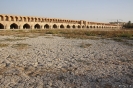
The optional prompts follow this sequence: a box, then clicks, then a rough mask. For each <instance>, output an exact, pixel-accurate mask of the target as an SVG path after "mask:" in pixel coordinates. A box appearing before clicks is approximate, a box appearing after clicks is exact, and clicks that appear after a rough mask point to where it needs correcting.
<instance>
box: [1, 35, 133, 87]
mask: <svg viewBox="0 0 133 88" xmlns="http://www.w3.org/2000/svg"><path fill="white" fill-rule="evenodd" d="M7 39H8V40H7ZM11 39H14V41H9V40H11ZM22 39H23V40H22ZM0 43H4V44H9V46H7V47H0V88H133V46H132V45H129V44H125V43H123V42H116V41H114V40H111V39H93V40H92V39H86V40H84V39H66V38H63V37H57V36H52V35H48V36H39V37H35V38H28V37H23V38H22V37H20V38H19V37H18V38H17V37H13V36H0ZM130 43H133V41H132V40H131V41H130ZM19 44H22V45H26V46H21V47H19ZM17 45H18V46H17Z"/></svg>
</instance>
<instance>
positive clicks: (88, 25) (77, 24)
mask: <svg viewBox="0 0 133 88" xmlns="http://www.w3.org/2000/svg"><path fill="white" fill-rule="evenodd" d="M119 28H121V26H119V25H118V24H115V25H114V24H109V23H99V22H88V21H84V20H68V19H56V18H44V17H31V16H15V15H0V29H119Z"/></svg>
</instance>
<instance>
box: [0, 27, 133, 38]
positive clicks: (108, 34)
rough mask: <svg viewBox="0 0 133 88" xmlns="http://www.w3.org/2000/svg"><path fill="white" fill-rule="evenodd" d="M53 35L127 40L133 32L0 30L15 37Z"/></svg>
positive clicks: (1, 33) (3, 34)
mask: <svg viewBox="0 0 133 88" xmlns="http://www.w3.org/2000/svg"><path fill="white" fill-rule="evenodd" d="M46 34H53V35H57V36H62V37H66V38H80V39H88V38H90V37H91V38H92V36H93V37H94V36H95V37H101V38H127V39H133V30H106V29H105V30H104V31H103V30H87V29H49V30H1V31H0V35H2V36H5V35H14V36H17V37H30V38H34V37H37V36H44V35H46Z"/></svg>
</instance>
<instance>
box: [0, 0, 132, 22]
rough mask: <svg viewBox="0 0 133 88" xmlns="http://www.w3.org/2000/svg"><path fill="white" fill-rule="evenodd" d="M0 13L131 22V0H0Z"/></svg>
mask: <svg viewBox="0 0 133 88" xmlns="http://www.w3.org/2000/svg"><path fill="white" fill-rule="evenodd" d="M0 14H13V15H22V16H37V17H47V18H64V19H72V20H86V21H93V22H110V21H113V22H114V21H117V20H119V21H122V22H127V21H129V20H130V21H131V22H133V0H0Z"/></svg>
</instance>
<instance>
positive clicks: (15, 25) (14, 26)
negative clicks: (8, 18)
mask: <svg viewBox="0 0 133 88" xmlns="http://www.w3.org/2000/svg"><path fill="white" fill-rule="evenodd" d="M10 29H18V25H17V24H15V23H13V24H11V25H10Z"/></svg>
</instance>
